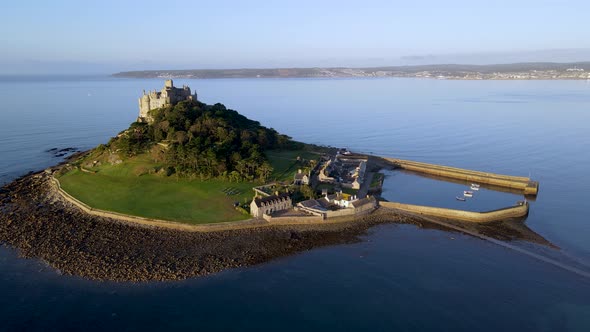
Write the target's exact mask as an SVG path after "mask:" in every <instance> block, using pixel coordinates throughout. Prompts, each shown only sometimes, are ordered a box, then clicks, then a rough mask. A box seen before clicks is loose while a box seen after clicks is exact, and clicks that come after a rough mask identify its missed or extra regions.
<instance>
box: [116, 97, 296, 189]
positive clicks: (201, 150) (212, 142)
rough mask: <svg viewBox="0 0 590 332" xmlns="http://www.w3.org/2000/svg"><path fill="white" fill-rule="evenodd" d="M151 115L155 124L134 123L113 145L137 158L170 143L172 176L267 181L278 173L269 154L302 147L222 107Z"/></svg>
mask: <svg viewBox="0 0 590 332" xmlns="http://www.w3.org/2000/svg"><path fill="white" fill-rule="evenodd" d="M151 116H152V117H153V122H152V123H151V124H146V123H133V124H132V125H131V126H130V128H129V129H128V130H126V131H124V132H122V133H121V134H120V135H119V136H118V137H117V138H114V139H113V140H111V142H109V145H111V146H112V147H113V148H115V149H117V150H118V151H119V152H120V153H122V154H125V155H127V156H134V155H138V154H141V153H145V152H147V151H148V150H149V149H150V148H151V147H153V146H154V144H156V143H164V144H165V145H166V146H168V148H167V149H166V150H165V153H164V156H162V157H161V159H162V160H161V161H162V162H164V164H165V165H166V167H167V172H168V173H178V174H181V175H199V176H200V177H202V178H213V177H222V178H226V179H228V180H232V181H239V180H254V179H260V180H262V181H265V180H266V179H267V178H268V177H269V176H270V175H271V174H272V171H273V169H272V167H271V165H270V164H269V162H268V161H267V159H266V156H265V155H264V151H265V150H269V149H278V148H281V149H296V148H300V147H301V146H300V145H301V144H300V143H296V142H293V141H292V140H291V139H290V137H288V136H285V135H281V134H279V133H278V132H276V131H275V130H274V129H269V128H266V127H263V126H261V125H260V123H259V122H257V121H253V120H250V119H248V118H246V117H245V116H243V115H241V114H239V113H238V112H236V111H234V110H231V109H227V108H226V107H225V106H224V105H222V104H215V105H206V104H203V103H200V102H194V101H185V102H180V103H178V104H176V105H174V106H167V107H163V108H161V109H157V110H153V111H151Z"/></svg>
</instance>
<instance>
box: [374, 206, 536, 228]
mask: <svg viewBox="0 0 590 332" xmlns="http://www.w3.org/2000/svg"><path fill="white" fill-rule="evenodd" d="M380 205H381V206H382V207H384V208H389V209H395V210H401V211H405V212H410V213H415V214H420V215H426V216H431V217H440V218H447V219H453V220H462V221H470V222H476V223H484V222H490V221H498V220H504V219H509V218H518V217H524V216H526V215H527V214H528V213H529V205H528V203H525V204H522V205H516V206H513V207H508V208H504V209H499V210H494V211H488V212H471V211H463V210H453V209H445V208H436V207H431V206H422V205H412V204H402V203H397V202H381V203H380Z"/></svg>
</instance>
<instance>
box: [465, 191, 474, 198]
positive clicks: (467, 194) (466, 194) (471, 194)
mask: <svg viewBox="0 0 590 332" xmlns="http://www.w3.org/2000/svg"><path fill="white" fill-rule="evenodd" d="M463 196H465V197H473V191H469V190H465V191H464V192H463Z"/></svg>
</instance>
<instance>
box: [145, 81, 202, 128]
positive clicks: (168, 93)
mask: <svg viewBox="0 0 590 332" xmlns="http://www.w3.org/2000/svg"><path fill="white" fill-rule="evenodd" d="M184 100H197V94H196V93H195V94H191V88H189V87H188V86H183V87H182V88H176V87H174V82H173V81H172V80H166V82H165V83H164V88H163V89H162V90H160V91H150V92H148V93H146V92H145V91H144V92H143V95H142V96H141V98H139V117H138V121H139V122H151V121H152V117H151V116H150V114H149V111H151V110H154V109H157V108H162V107H164V106H166V105H174V104H176V103H178V102H180V101H184Z"/></svg>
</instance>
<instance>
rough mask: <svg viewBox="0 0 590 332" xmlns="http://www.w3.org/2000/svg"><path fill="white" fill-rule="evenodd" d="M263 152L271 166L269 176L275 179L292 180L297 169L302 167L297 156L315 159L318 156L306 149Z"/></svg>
mask: <svg viewBox="0 0 590 332" xmlns="http://www.w3.org/2000/svg"><path fill="white" fill-rule="evenodd" d="M264 153H265V154H266V157H267V158H268V160H269V162H270V165H271V166H272V168H273V172H272V175H271V177H272V179H274V180H277V181H285V180H287V181H288V180H293V176H294V175H295V172H297V169H299V168H301V167H302V166H301V164H298V163H297V157H301V158H303V159H306V160H316V161H317V160H318V159H319V157H320V155H319V154H317V153H314V152H311V151H307V150H267V151H264Z"/></svg>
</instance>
